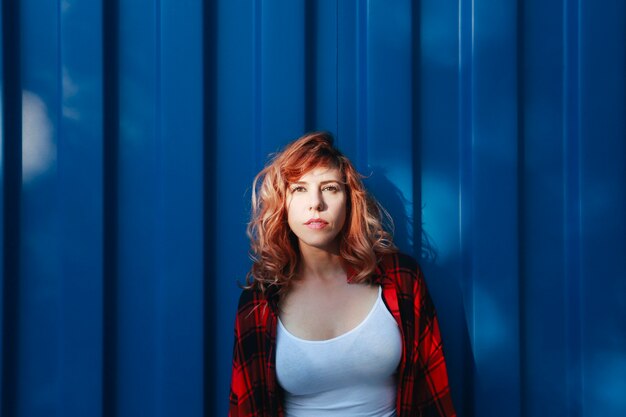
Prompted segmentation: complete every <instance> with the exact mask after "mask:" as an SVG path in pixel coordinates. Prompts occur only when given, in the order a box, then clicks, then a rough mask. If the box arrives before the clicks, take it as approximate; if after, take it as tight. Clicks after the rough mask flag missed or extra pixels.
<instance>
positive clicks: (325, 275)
mask: <svg viewBox="0 0 626 417" xmlns="http://www.w3.org/2000/svg"><path fill="white" fill-rule="evenodd" d="M298 269H299V274H300V277H301V278H303V279H305V280H312V279H314V280H322V281H334V280H336V279H338V278H339V279H341V280H345V276H346V272H345V269H344V267H343V263H342V261H341V256H340V255H339V250H336V251H326V250H323V249H317V248H311V247H306V248H305V247H302V246H301V247H300V266H299V268H298Z"/></svg>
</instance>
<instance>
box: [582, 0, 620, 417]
mask: <svg viewBox="0 0 626 417" xmlns="http://www.w3.org/2000/svg"><path fill="white" fill-rule="evenodd" d="M578 7H579V9H578V16H579V33H578V36H579V53H578V56H579V61H578V65H579V79H578V83H579V84H578V88H579V90H578V92H579V115H580V119H579V143H580V144H579V161H580V164H579V171H578V172H577V173H576V174H577V175H578V181H579V187H580V188H579V190H580V191H579V193H580V194H579V197H580V198H579V200H578V201H576V202H575V203H576V204H577V207H578V209H579V213H580V217H579V224H578V227H579V233H580V240H579V244H580V247H579V250H580V252H579V253H580V260H579V263H578V265H577V266H578V267H579V268H580V272H579V276H580V279H579V285H580V287H579V289H578V291H580V302H581V305H580V313H579V317H580V319H581V322H580V323H576V325H577V326H578V327H579V329H580V330H579V331H580V336H579V337H580V356H581V357H580V359H581V363H580V368H581V372H580V375H581V384H580V385H581V391H582V392H581V393H580V394H581V396H582V398H581V402H582V407H581V413H580V415H585V416H586V415H621V414H624V413H625V412H626V399H625V398H624V395H623V394H622V393H623V392H624V390H626V332H625V331H624V329H626V280H625V279H624V278H625V277H626V256H624V254H626V217H625V216H624V213H626V192H625V191H624V190H625V189H626V121H625V120H626V118H625V115H626V81H625V78H626V76H625V74H626V50H625V48H624V45H625V40H626V29H625V27H626V25H625V20H626V5H625V4H624V2H619V1H615V2H609V3H608V4H605V5H601V4H598V3H594V2H592V1H588V0H581V1H580V2H579V3H578Z"/></svg>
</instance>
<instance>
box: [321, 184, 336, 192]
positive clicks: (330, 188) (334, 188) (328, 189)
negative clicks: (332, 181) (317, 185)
mask: <svg viewBox="0 0 626 417" xmlns="http://www.w3.org/2000/svg"><path fill="white" fill-rule="evenodd" d="M322 191H331V192H333V193H334V192H337V191H339V187H338V186H336V185H327V186H326V187H324V188H322Z"/></svg>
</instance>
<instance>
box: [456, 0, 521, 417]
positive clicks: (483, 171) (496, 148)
mask: <svg viewBox="0 0 626 417" xmlns="http://www.w3.org/2000/svg"><path fill="white" fill-rule="evenodd" d="M473 4H474V6H473V8H474V12H473V15H474V16H473V27H474V29H473V34H472V36H473V56H472V65H473V71H472V103H471V104H472V105H471V111H472V116H471V117H472V144H471V156H470V157H471V158H472V161H471V166H472V170H471V174H470V175H471V181H472V196H471V198H472V204H471V207H466V208H465V210H467V209H469V210H471V211H472V212H471V214H470V219H471V220H470V221H471V228H472V257H471V259H472V260H471V263H472V267H471V270H472V281H473V282H472V287H473V288H472V290H473V293H472V297H473V299H474V301H473V312H472V313H473V320H474V329H473V335H472V337H473V346H472V348H473V352H474V358H475V361H476V362H475V364H476V375H477V377H476V379H475V389H476V394H475V413H476V415H479V416H482V415H495V414H497V413H499V410H502V409H504V408H506V409H507V410H508V412H507V413H508V414H509V415H514V416H519V415H520V398H519V387H520V382H519V342H520V340H519V326H518V321H519V307H518V298H519V296H518V285H519V273H518V267H519V263H518V246H517V245H518V227H517V216H518V195H517V184H518V178H517V107H516V106H517V80H516V76H517V73H516V69H517V62H516V46H517V36H516V35H517V32H516V23H517V10H516V5H515V4H514V3H503V2H498V1H488V0H485V1H482V0H481V1H478V0H476V1H474V2H473ZM495 363H498V364H499V365H498V366H494V364H495Z"/></svg>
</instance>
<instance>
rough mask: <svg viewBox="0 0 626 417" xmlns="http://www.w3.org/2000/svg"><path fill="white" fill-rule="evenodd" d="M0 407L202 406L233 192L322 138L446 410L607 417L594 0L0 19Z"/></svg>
mask: <svg viewBox="0 0 626 417" xmlns="http://www.w3.org/2000/svg"><path fill="white" fill-rule="evenodd" d="M0 17H1V19H0V22H1V24H0V34H1V38H2V46H3V50H2V56H1V60H0V62H1V64H2V65H1V66H0V78H1V83H2V85H1V91H2V102H1V108H2V120H1V129H2V135H1V136H0V138H1V140H0V143H2V159H1V164H0V179H1V180H2V181H1V184H0V189H1V190H2V194H1V195H0V206H1V207H0V213H2V218H3V221H2V223H1V224H0V249H1V251H2V258H1V259H2V262H0V265H1V273H0V282H1V283H2V287H1V289H0V305H1V307H2V310H1V312H0V318H1V319H2V322H1V324H0V326H1V327H2V330H3V332H2V349H0V352H1V358H0V374H1V376H2V378H1V382H0V383H1V384H2V385H1V387H2V392H3V394H2V397H1V408H0V410H1V413H0V414H1V415H2V416H3V417H26V416H28V417H37V416H64V417H65V416H67V417H73V416H113V415H115V416H123V417H125V416H129V417H130V416H133V417H134V416H150V417H152V416H179V415H184V416H198V417H199V416H213V415H218V416H221V415H226V413H227V409H228V385H229V381H230V366H231V352H232V343H233V321H234V315H235V309H236V303H237V298H238V295H239V291H240V290H239V287H238V285H237V283H238V282H242V281H243V280H244V278H245V276H246V273H247V271H248V268H249V266H250V261H249V259H248V254H247V252H248V240H247V237H246V234H245V231H246V223H247V221H248V220H249V219H248V217H249V210H250V202H249V200H250V196H251V193H250V187H251V184H252V180H253V178H254V175H255V174H256V173H257V172H258V171H259V170H260V169H261V168H262V167H263V166H264V164H265V163H266V162H267V157H268V154H270V153H272V152H275V151H277V150H279V149H280V148H281V147H283V146H284V145H285V144H287V143H288V142H289V141H290V140H293V139H295V138H297V137H298V136H300V135H301V134H302V133H304V132H305V131H309V130H328V131H330V132H331V133H333V134H334V135H335V137H336V143H337V144H338V146H339V148H340V149H341V150H342V151H344V153H345V154H346V155H347V156H348V157H350V158H351V159H352V160H353V161H354V163H355V165H356V166H357V168H358V169H359V170H360V171H361V172H362V174H364V175H366V177H367V178H366V180H365V182H366V185H367V186H368V188H369V189H370V190H371V192H372V193H373V194H374V195H375V196H376V197H377V198H378V199H379V201H380V202H381V203H382V204H383V206H385V207H386V208H387V210H388V211H389V212H390V213H391V214H392V216H393V218H394V220H395V239H396V242H397V244H398V246H399V247H400V248H401V249H402V250H403V251H405V252H408V253H412V254H413V255H414V256H415V257H416V258H418V259H419V260H420V263H421V265H422V267H423V269H424V271H425V274H426V280H427V283H428V286H429V289H430V292H431V294H432V296H433V299H434V302H435V304H436V306H437V309H438V312H439V318H440V324H441V328H442V334H443V338H444V342H445V353H446V357H447V362H448V369H449V374H450V382H451V387H452V392H453V397H454V401H455V404H456V407H457V411H458V413H459V415H460V416H465V417H470V416H480V417H489V416H499V415H501V414H502V410H506V414H507V415H511V416H519V417H522V416H536V417H543V416H546V415H567V416H581V417H583V416H585V417H587V416H588V417H591V416H596V415H597V416H605V415H607V416H608V415H623V414H626V402H625V401H624V395H623V392H625V390H626V386H625V385H624V381H626V353H625V352H626V336H625V333H624V329H625V328H626V327H625V326H626V281H625V280H624V276H626V260H625V259H626V257H624V254H625V253H626V220H625V219H626V218H625V217H624V214H623V213H624V212H626V168H625V167H626V142H625V141H624V138H625V137H626V122H625V120H626V118H625V117H624V116H625V115H626V82H625V81H624V74H625V73H626V50H625V49H624V47H623V45H624V41H625V39H626V32H625V29H624V28H625V27H626V25H625V24H624V23H625V19H626V8H625V6H624V4H622V3H621V2H617V1H613V2H604V3H600V2H596V3H593V2H592V1H591V0H564V1H562V2H549V3H546V2H541V1H539V0H528V1H524V2H513V3H507V2H499V1H494V0H474V1H469V0H461V1H460V2H453V3H450V2H439V1H435V0H425V1H422V2H417V3H416V2H411V1H405V0H402V1H396V2H393V4H390V3H389V2H383V1H380V0H352V1H339V0H320V1H303V0H298V1H291V2H273V1H260V0H257V1H242V0H234V1H233V0H228V1H226V0H218V1H215V2H202V1H200V0H185V1H173V0H141V1H135V2H123V1H116V2H95V3H94V2H91V3H89V4H87V3H85V2H78V1H74V0H57V1H43V0H25V1H22V2H20V4H19V6H17V5H16V4H13V3H11V2H5V3H3V6H2V9H1V10H0Z"/></svg>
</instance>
